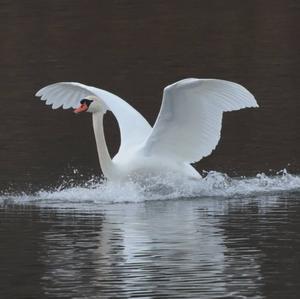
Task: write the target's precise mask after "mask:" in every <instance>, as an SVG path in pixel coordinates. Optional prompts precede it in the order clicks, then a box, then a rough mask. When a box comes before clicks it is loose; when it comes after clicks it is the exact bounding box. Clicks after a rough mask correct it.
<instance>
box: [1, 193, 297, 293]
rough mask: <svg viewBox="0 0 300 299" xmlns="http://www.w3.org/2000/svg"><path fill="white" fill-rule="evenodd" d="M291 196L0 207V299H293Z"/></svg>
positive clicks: (294, 260) (294, 261)
mask: <svg viewBox="0 0 300 299" xmlns="http://www.w3.org/2000/svg"><path fill="white" fill-rule="evenodd" d="M299 196H300V194H299V192H294V193H293V192H290V193H289V194H285V195H284V194H282V195H277V196H276V195H273V196H268V197H267V196H265V197H262V196H261V197H257V198H252V199H246V198H244V199H230V198H228V199H224V198H223V199H212V198H209V199H208V198H207V199H206V198H199V199H194V200H171V201H151V202H144V203H139V204H135V203H132V204H130V203H128V204H102V205H101V204H99V205H97V207H96V206H94V211H93V212H91V211H86V212H83V211H80V210H73V209H71V210H70V209H50V208H39V207H38V206H29V205H25V206H21V205H18V206H14V205H12V206H6V207H5V206H3V207H2V208H1V210H0V216H1V217H0V219H1V226H0V230H1V231H0V238H1V240H0V242H1V243H0V244H1V246H0V258H1V268H2V269H1V270H2V271H0V273H1V277H0V285H1V287H0V290H1V291H0V293H2V294H1V298H27V297H28V298H85V297H86V298H113V297H115V298H127V297H128V298H129V297H130V298H132V297H144V298H164V297H167V298H218V297H220V298H242V297H247V298H265V297H271V298H276V297H278V298H283V297H284V298H287V297H288V296H289V295H293V296H295V294H297V293H298V294H299V291H300V286H299V281H298V277H299V274H300V273H299V268H298V266H297V264H298V262H299V257H300V256H299V252H300V246H299V245H300V243H299V240H300V239H299V237H300V236H299V230H298V228H299V224H300V223H299V219H298V217H297V213H299V209H300V205H299V200H298V199H299ZM287 197H288V198H287ZM15 284H18V285H19V287H18V288H14V287H13V286H14V285H15ZM20 290H22V296H24V297H22V296H21V294H20V293H19V292H21V291H20ZM26 296H27V297H26ZM295 298H296V297H295Z"/></svg>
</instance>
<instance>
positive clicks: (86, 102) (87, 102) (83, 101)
mask: <svg viewBox="0 0 300 299" xmlns="http://www.w3.org/2000/svg"><path fill="white" fill-rule="evenodd" d="M92 102H93V101H92V100H88V99H82V100H81V101H80V104H81V105H84V104H86V105H87V106H88V107H89V106H90V105H91V103H92Z"/></svg>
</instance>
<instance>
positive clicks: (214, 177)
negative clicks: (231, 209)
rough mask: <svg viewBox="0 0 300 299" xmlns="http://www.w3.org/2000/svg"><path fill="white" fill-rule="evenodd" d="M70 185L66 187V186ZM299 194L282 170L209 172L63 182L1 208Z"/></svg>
mask: <svg viewBox="0 0 300 299" xmlns="http://www.w3.org/2000/svg"><path fill="white" fill-rule="evenodd" d="M68 182H69V183H68ZM291 190H298V191H299V190H300V176H299V175H292V174H289V173H288V172H287V171H286V170H285V169H284V170H282V171H279V172H278V173H277V174H276V175H275V176H267V175H266V174H264V173H259V174H257V175H256V176H255V177H251V178H246V177H239V178H230V177H229V176H228V175H226V174H223V173H220V172H216V171H210V172H207V173H204V177H203V178H202V179H201V180H197V181H196V180H194V181H190V180H182V178H179V177H176V176H172V175H170V176H168V177H155V178H151V179H149V180H147V181H145V182H143V184H138V183H135V182H132V181H129V182H126V183H116V182H107V181H105V180H103V179H100V178H97V177H94V178H91V179H90V180H88V181H87V182H86V183H85V184H83V185H76V184H74V182H73V181H72V180H69V181H68V180H65V181H64V182H63V183H62V184H61V186H59V187H58V188H56V189H54V190H40V191H38V192H36V193H34V194H29V193H26V192H24V193H22V194H11V193H10V194H3V195H1V196H0V204H4V203H14V204H41V205H48V206H57V205H59V206H60V207H62V206H65V207H73V206H74V205H78V204H86V205H88V204H89V203H92V204H107V203H125V202H136V203H137V202H145V201H149V200H167V199H177V198H199V199H201V198H204V197H205V198H207V197H224V198H232V197H235V198H238V197H241V198H243V197H251V196H257V195H262V194H276V193H282V192H290V191H291Z"/></svg>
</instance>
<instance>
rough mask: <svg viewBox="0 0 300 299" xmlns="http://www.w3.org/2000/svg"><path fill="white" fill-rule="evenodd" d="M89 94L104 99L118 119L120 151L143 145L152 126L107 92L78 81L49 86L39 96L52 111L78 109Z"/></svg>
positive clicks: (127, 105)
mask: <svg viewBox="0 0 300 299" xmlns="http://www.w3.org/2000/svg"><path fill="white" fill-rule="evenodd" d="M88 95H95V96H97V97H100V98H101V99H102V100H103V101H104V102H105V104H106V105H107V108H108V109H109V110H110V111H111V112H112V113H113V114H114V116H115V117H116V119H117V121H118V124H119V128H120V133H121V146H120V150H119V152H121V151H123V150H128V148H130V147H132V146H136V145H139V144H141V143H142V142H143V141H144V140H145V138H146V137H147V136H148V135H149V134H150V133H151V126H150V125H149V123H148V122H147V121H146V120H145V119H144V117H143V116H142V115H141V114H140V113H139V112H137V111H136V110H135V109H134V108H133V107H131V106H130V105H129V104H128V103H126V102H125V101H124V100H122V99H121V98H119V97H118V96H116V95H114V94H112V93H110V92H108V91H106V90H103V89H99V88H95V87H92V86H87V85H84V84H81V83H76V82H60V83H55V84H52V85H48V86H46V87H44V88H42V89H40V90H39V91H38V92H37V93H36V96H37V97H41V100H43V101H46V104H47V105H52V109H57V108H59V107H62V108H63V109H68V108H77V107H78V106H79V105H80V100H81V99H83V98H84V97H86V96H88Z"/></svg>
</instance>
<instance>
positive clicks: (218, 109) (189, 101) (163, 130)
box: [142, 78, 258, 163]
mask: <svg viewBox="0 0 300 299" xmlns="http://www.w3.org/2000/svg"><path fill="white" fill-rule="evenodd" d="M247 107H258V105H257V103H256V100H255V98H254V96H253V95H252V94H251V93H250V92H249V91H248V90H247V89H246V88H244V87H243V86H241V85H239V84H237V83H233V82H229V81H224V80H217V79H192V78H190V79H184V80H181V81H178V82H176V83H174V84H172V85H169V86H167V87H166V88H165V89H164V95H163V102H162V106H161V109H160V112H159V115H158V117H157V120H156V122H155V124H154V127H153V130H152V133H151V134H150V136H149V137H148V139H147V140H146V141H145V143H144V146H143V149H142V150H143V152H144V154H145V155H147V156H149V155H159V156H165V157H166V158H172V159H176V160H177V161H181V162H186V163H193V162H196V161H199V160H200V159H202V158H203V157H206V156H208V155H209V154H210V153H211V152H212V151H213V150H214V149H215V147H216V146H217V144H218V142H219V140H220V135H221V127H222V116H223V112H226V111H233V110H239V109H242V108H247Z"/></svg>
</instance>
